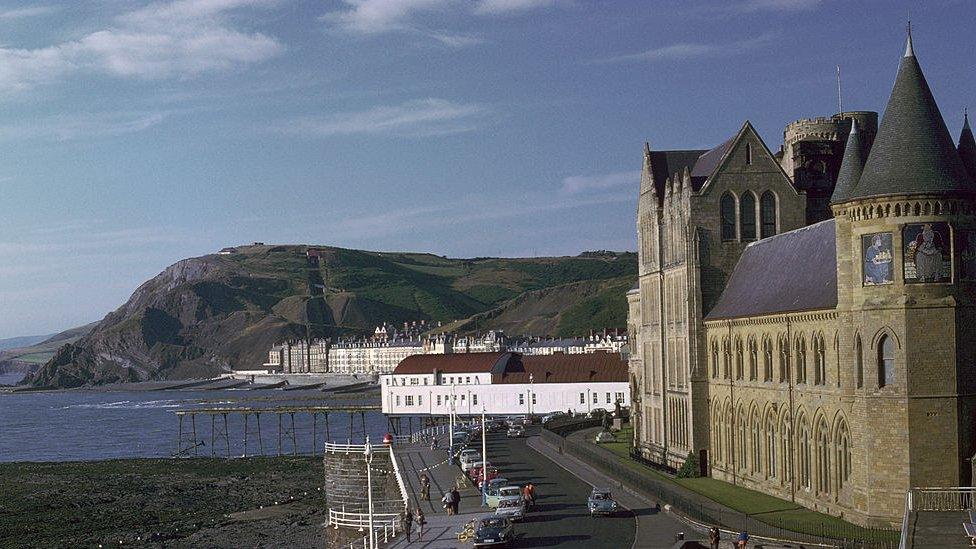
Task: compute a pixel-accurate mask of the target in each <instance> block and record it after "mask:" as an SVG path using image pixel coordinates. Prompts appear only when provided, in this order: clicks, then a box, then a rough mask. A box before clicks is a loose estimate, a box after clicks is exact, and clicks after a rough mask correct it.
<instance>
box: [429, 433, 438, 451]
mask: <svg viewBox="0 0 976 549" xmlns="http://www.w3.org/2000/svg"><path fill="white" fill-rule="evenodd" d="M430 449H431V451H433V450H436V449H437V437H435V436H432V437H430Z"/></svg>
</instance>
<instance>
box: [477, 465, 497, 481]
mask: <svg viewBox="0 0 976 549" xmlns="http://www.w3.org/2000/svg"><path fill="white" fill-rule="evenodd" d="M487 470H488V480H489V481H491V479H493V478H498V469H496V468H494V467H492V466H491V465H489V466H488V467H487ZM474 481H475V483H476V484H477V485H478V486H481V485H482V484H483V483H484V481H485V469H478V471H477V473H476V475H475V477H474Z"/></svg>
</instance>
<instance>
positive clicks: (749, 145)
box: [746, 143, 752, 164]
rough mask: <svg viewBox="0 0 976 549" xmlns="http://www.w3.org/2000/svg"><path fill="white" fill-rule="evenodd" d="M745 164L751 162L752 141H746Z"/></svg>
mask: <svg viewBox="0 0 976 549" xmlns="http://www.w3.org/2000/svg"><path fill="white" fill-rule="evenodd" d="M746 164H752V143H746Z"/></svg>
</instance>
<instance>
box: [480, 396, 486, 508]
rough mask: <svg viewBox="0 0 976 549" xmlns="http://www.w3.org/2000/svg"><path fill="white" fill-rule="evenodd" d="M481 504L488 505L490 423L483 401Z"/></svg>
mask: <svg viewBox="0 0 976 549" xmlns="http://www.w3.org/2000/svg"><path fill="white" fill-rule="evenodd" d="M481 506H482V507H487V506H488V424H487V423H486V422H485V403H484V402H482V403H481Z"/></svg>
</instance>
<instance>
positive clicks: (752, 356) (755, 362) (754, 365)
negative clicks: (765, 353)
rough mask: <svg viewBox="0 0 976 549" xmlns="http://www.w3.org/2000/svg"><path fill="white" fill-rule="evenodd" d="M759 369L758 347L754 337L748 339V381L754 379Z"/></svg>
mask: <svg viewBox="0 0 976 549" xmlns="http://www.w3.org/2000/svg"><path fill="white" fill-rule="evenodd" d="M758 369H759V347H758V346H757V345H756V340H755V339H750V340H749V381H756V377H757V374H756V372H757V370H758Z"/></svg>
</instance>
